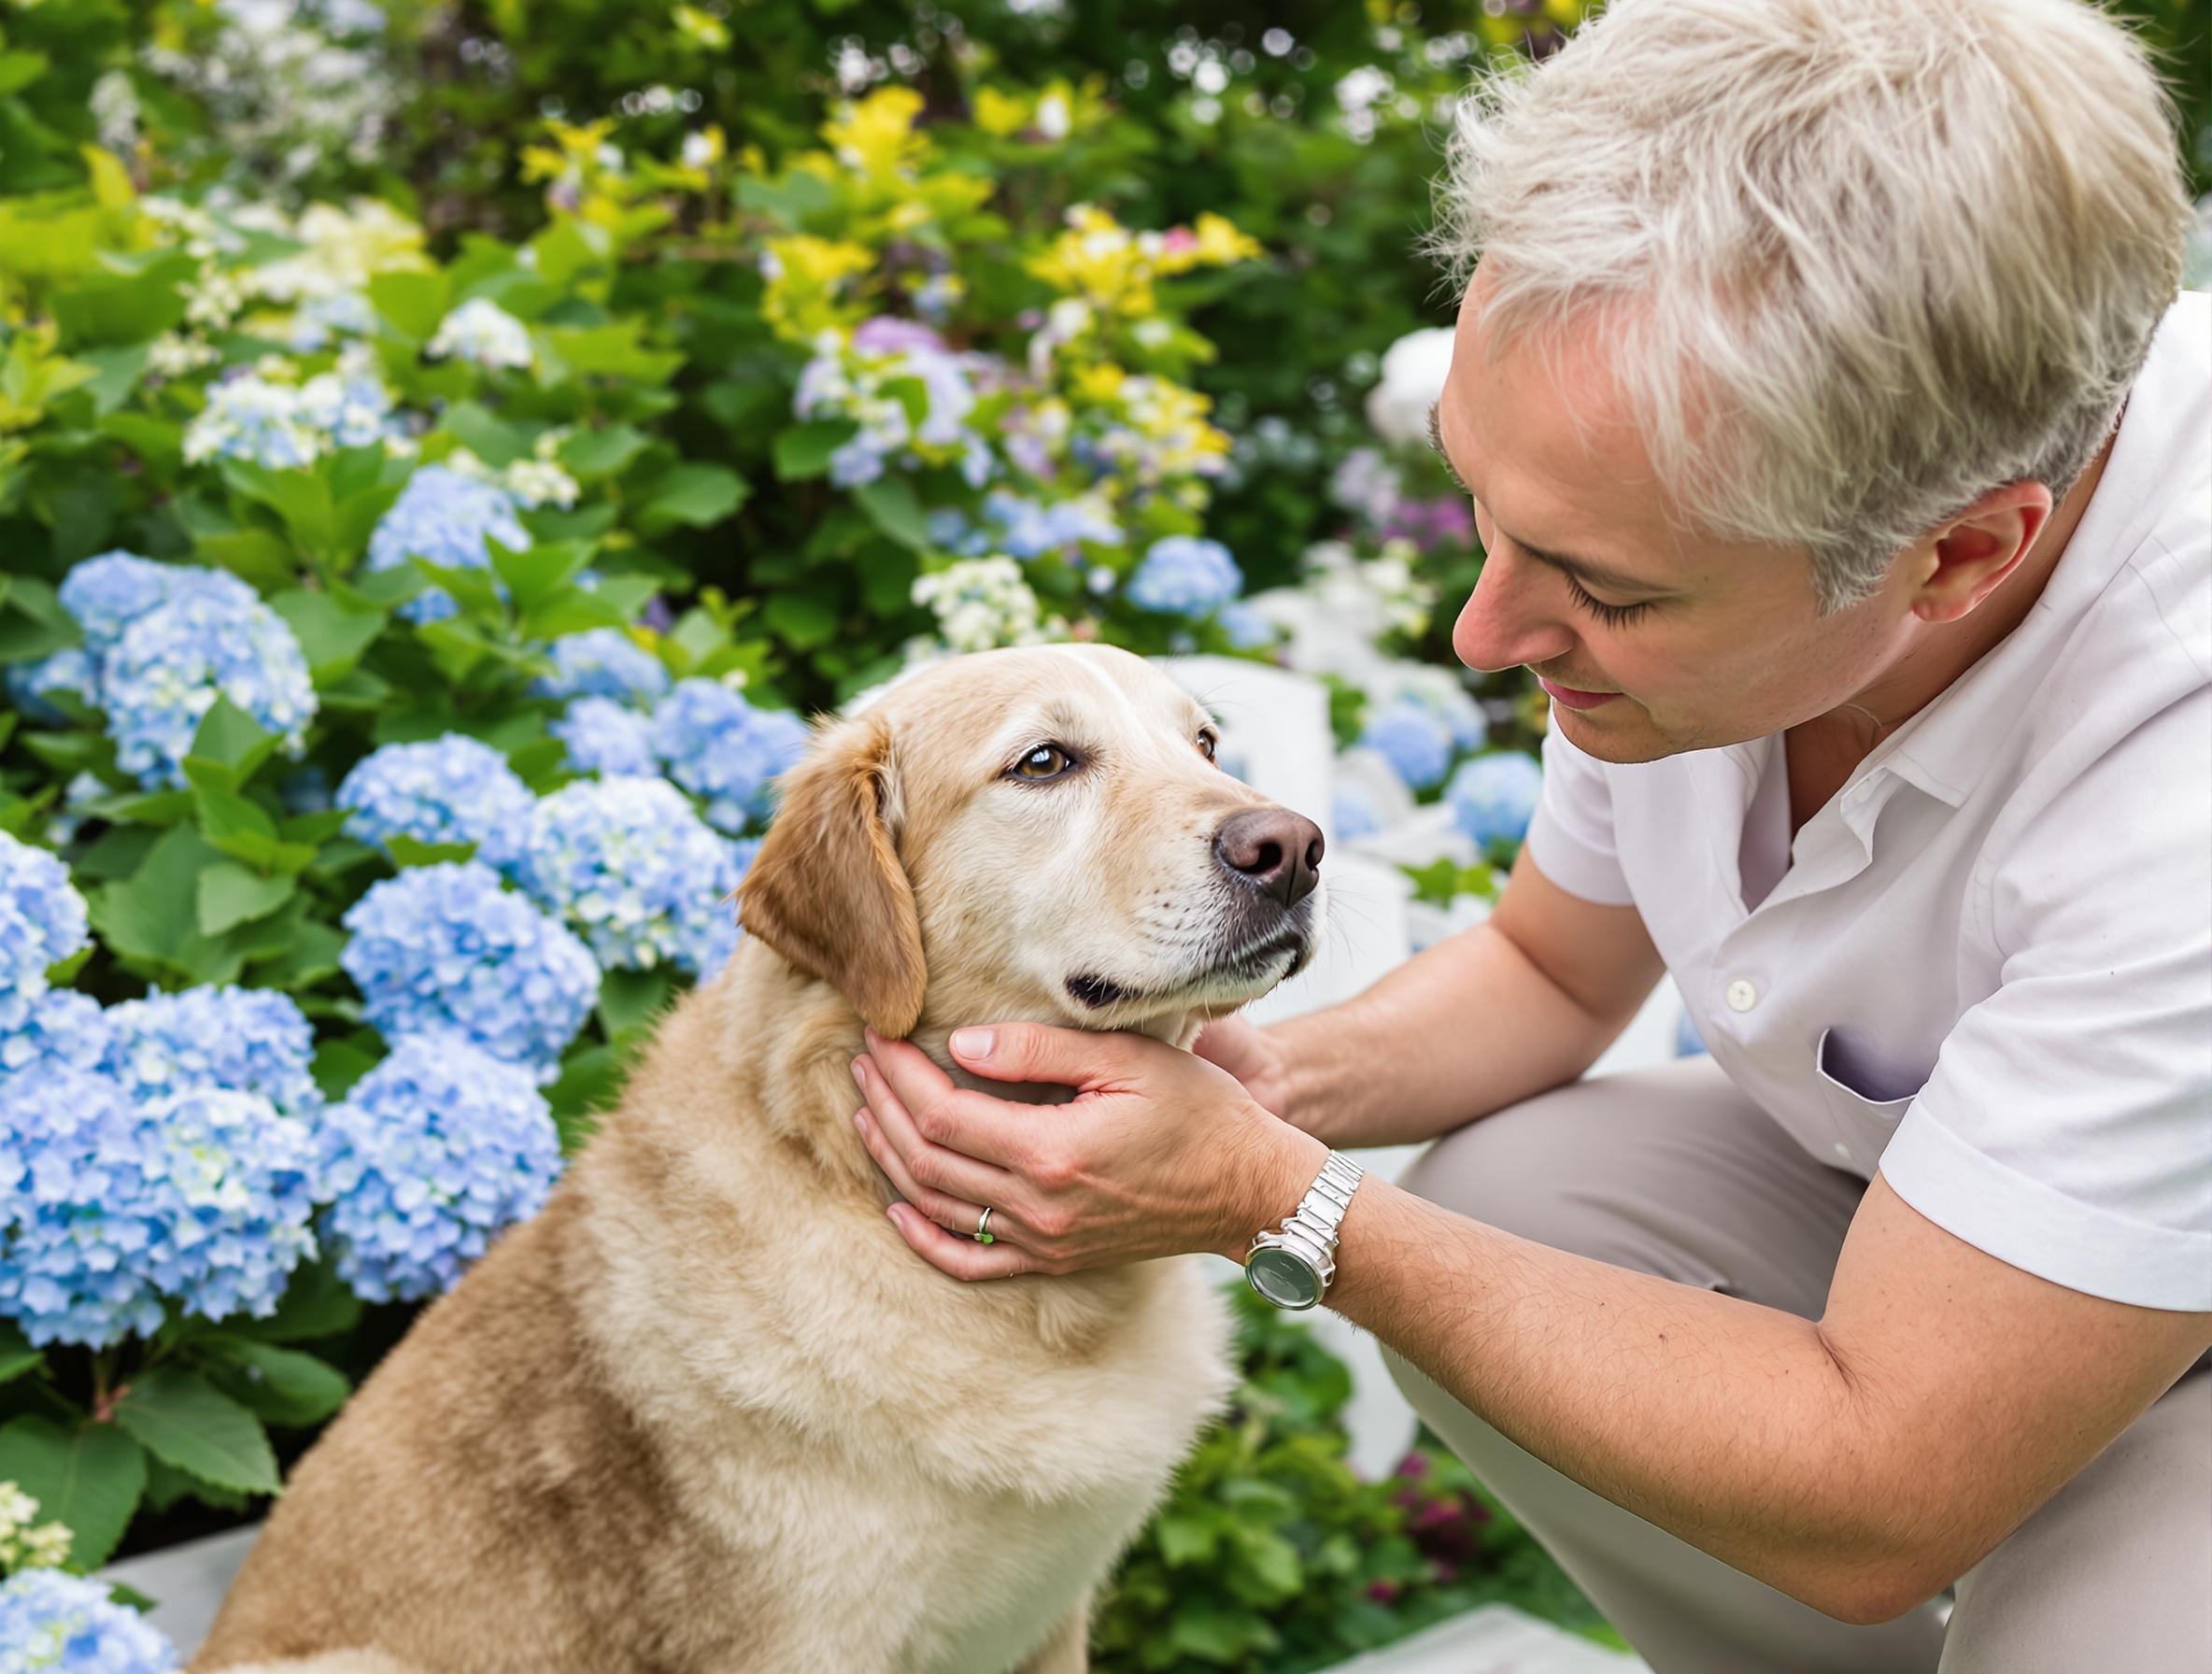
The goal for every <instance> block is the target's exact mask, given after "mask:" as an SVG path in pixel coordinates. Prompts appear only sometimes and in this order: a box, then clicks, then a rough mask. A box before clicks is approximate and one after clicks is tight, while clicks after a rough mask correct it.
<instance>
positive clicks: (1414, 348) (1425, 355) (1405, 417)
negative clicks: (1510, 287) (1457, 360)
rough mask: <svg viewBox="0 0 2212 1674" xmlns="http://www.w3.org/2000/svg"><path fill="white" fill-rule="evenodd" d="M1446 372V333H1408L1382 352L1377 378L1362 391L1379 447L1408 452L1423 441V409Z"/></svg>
mask: <svg viewBox="0 0 2212 1674" xmlns="http://www.w3.org/2000/svg"><path fill="white" fill-rule="evenodd" d="M1451 369H1452V331H1451V328H1450V327H1448V326H1435V327H1432V328H1430V329H1429V330H1426V331H1419V332H1409V333H1407V334H1406V335H1405V336H1403V337H1400V338H1399V339H1398V340H1397V342H1396V343H1393V344H1392V345H1391V346H1390V347H1389V348H1386V349H1385V350H1383V351H1382V381H1381V382H1380V383H1378V384H1377V385H1376V386H1375V387H1374V388H1373V389H1372V390H1368V423H1369V424H1371V425H1373V426H1374V427H1375V433H1376V434H1377V435H1378V436H1380V437H1382V440H1383V441H1385V442H1388V443H1391V444H1393V445H1394V446H1399V447H1414V446H1419V445H1423V444H1425V443H1426V441H1427V440H1428V409H1429V408H1430V407H1431V406H1433V405H1434V404H1436V400H1437V397H1438V396H1439V395H1441V394H1442V393H1443V392H1444V377H1445V375H1446V374H1447V373H1449V372H1450V371H1451Z"/></svg>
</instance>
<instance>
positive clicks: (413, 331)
mask: <svg viewBox="0 0 2212 1674" xmlns="http://www.w3.org/2000/svg"><path fill="white" fill-rule="evenodd" d="M369 305H370V306H371V307H373V308H375V309H376V312H377V313H379V314H381V315H382V316H383V317H384V318H385V319H387V320H389V321H390V322H391V326H392V329H393V330H395V331H396V332H398V333H400V335H401V336H403V337H406V338H410V339H412V340H413V341H415V342H417V343H421V342H424V341H426V340H427V339H428V338H429V337H430V336H431V335H432V333H435V332H436V331H437V329H438V322H439V321H440V320H442V319H445V318H446V276H445V275H444V274H438V273H380V274H376V275H375V276H374V277H371V278H370V280H369Z"/></svg>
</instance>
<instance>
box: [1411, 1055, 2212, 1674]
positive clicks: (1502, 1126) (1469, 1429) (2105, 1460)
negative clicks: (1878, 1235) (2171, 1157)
mask: <svg viewBox="0 0 2212 1674" xmlns="http://www.w3.org/2000/svg"><path fill="white" fill-rule="evenodd" d="M1399 1184H1400V1185H1403V1186H1404V1187H1405V1188H1406V1189H1407V1190H1409V1191H1411V1192H1413V1193H1415V1194H1417V1195H1418V1196H1420V1197H1423V1198H1425V1199H1428V1200H1430V1201H1431V1202H1434V1203H1438V1204H1440V1205H1442V1206H1443V1207H1444V1208H1447V1209H1450V1210H1453V1211H1454V1212H1456V1213H1460V1214H1464V1215H1468V1216H1470V1217H1472V1218H1473V1219H1476V1220H1480V1221H1483V1222H1486V1223H1488V1224H1489V1225H1491V1226H1494V1227H1501V1228H1503V1229H1504V1230H1506V1231H1508V1232H1510V1233H1513V1234H1514V1235H1515V1236H1517V1237H1521V1238H1526V1239H1531V1240H1534V1241H1537V1242H1539V1243H1543V1244H1547V1245H1550V1246H1552V1247H1553V1248H1555V1249H1561V1250H1567V1251H1571V1252H1573V1253H1574V1254H1576V1255H1579V1256H1589V1257H1591V1258H1592V1259H1594V1260H1597V1261H1604V1262H1609V1263H1611V1264H1613V1265H1614V1266H1617V1267H1623V1268H1628V1269H1632V1270H1635V1271H1638V1272H1643V1273H1652V1274H1654V1275H1656V1276H1658V1277H1660V1278H1663V1279H1673V1280H1677V1281H1680V1283H1682V1284H1699V1285H1704V1286H1706V1287H1708V1288H1709V1289H1712V1290H1716V1291H1719V1292H1721V1293H1722V1294H1723V1295H1725V1296H1732V1297H1740V1298H1745V1299H1746V1300H1749V1301H1752V1302H1758V1303H1762V1304H1764V1305H1765V1306H1767V1307H1770V1308H1780V1309H1786V1310H1788V1311H1789V1312H1792V1313H1795V1314H1798V1315H1800V1316H1802V1317H1804V1318H1807V1319H1812V1318H1817V1317H1818V1316H1819V1315H1820V1314H1821V1312H1822V1310H1823V1308H1824V1307H1825V1304H1826V1300H1827V1294H1828V1282H1829V1279H1830V1278H1831V1277H1832V1276H1833V1274H1834V1272H1835V1270H1836V1256H1837V1255H1838V1253H1839V1252H1840V1251H1841V1250H1842V1247H1843V1235H1844V1229H1845V1227H1848V1226H1849V1225H1850V1218H1851V1215H1852V1213H1853V1212H1854V1211H1855V1210H1856V1209H1857V1208H1858V1204H1859V1199H1860V1197H1861V1195H1862V1194H1863V1193H1864V1192H1865V1182H1864V1181H1863V1180H1861V1179H1859V1178H1858V1177H1857V1176H1856V1175H1853V1174H1847V1173H1844V1172H1843V1171H1841V1170H1836V1169H1831V1168H1829V1167H1827V1166H1826V1165H1825V1164H1824V1163H1822V1162H1821V1161H1819V1160H1818V1159H1817V1158H1815V1157H1813V1156H1809V1155H1808V1154H1807V1152H1806V1151H1805V1150H1804V1148H1803V1147H1802V1146H1800V1145H1798V1144H1797V1143H1796V1142H1795V1141H1794V1140H1792V1139H1791V1138H1790V1137H1789V1135H1788V1134H1786V1133H1784V1132H1783V1131H1782V1129H1781V1128H1780V1126H1779V1125H1778V1124H1777V1123H1775V1122H1774V1121H1773V1120H1772V1119H1771V1118H1769V1117H1768V1116H1767V1115H1766V1114H1765V1113H1764V1112H1762V1111H1761V1110H1760V1109H1759V1108H1758V1107H1757V1106H1756V1105H1754V1104H1753V1103H1752V1102H1751V1100H1750V1099H1747V1098H1746V1097H1745V1096H1744V1095H1743V1094H1742V1093H1740V1092H1738V1091H1737V1089H1736V1087H1735V1086H1734V1085H1733V1084H1732V1083H1730V1082H1729V1080H1728V1079H1727V1077H1726V1076H1725V1075H1724V1074H1723V1073H1722V1071H1720V1070H1719V1069H1718V1068H1716V1067H1715V1066H1714V1065H1713V1063H1712V1061H1711V1060H1710V1059H1709V1058H1704V1057H1698V1058H1691V1059H1686V1060H1683V1061H1681V1062H1678V1063H1673V1064H1668V1065H1666V1066H1664V1067H1662V1068H1659V1069H1655V1070H1645V1071H1637V1072H1635V1073H1632V1074H1625V1075H1611V1076H1606V1077H1603V1078H1601V1079H1598V1080H1595V1081H1584V1082H1579V1083H1576V1084H1575V1085H1570V1086H1566V1087H1561V1088H1558V1089H1556V1090H1554V1091H1553V1092H1550V1093H1546V1094H1544V1095H1542V1096H1540V1097H1538V1098H1536V1099H1529V1100H1528V1101H1527V1102H1525V1103H1523V1104H1519V1105H1515V1106H1513V1107H1511V1108H1510V1109H1508V1110H1503V1111H1500V1112H1498V1113H1497V1114H1495V1115H1491V1116H1488V1117H1485V1118H1483V1119H1482V1120H1481V1121H1479V1122H1475V1123H1473V1124H1471V1125H1469V1126H1468V1127H1466V1128H1461V1129H1459V1130H1458V1131H1457V1132H1455V1133H1451V1134H1447V1135H1446V1136H1445V1137H1444V1138H1442V1139H1440V1140H1439V1141H1438V1142H1436V1143H1435V1144H1434V1145H1432V1146H1430V1147H1429V1148H1428V1150H1427V1151H1425V1152H1424V1153H1423V1154H1422V1155H1421V1156H1419V1157H1418V1158H1416V1159H1415V1160H1414V1162H1413V1164H1412V1166H1411V1168H1410V1169H1409V1170H1407V1172H1406V1174H1405V1176H1404V1178H1403V1179H1402V1180H1401V1181H1400V1182H1399ZM1383 1357H1384V1359H1385V1361H1386V1362H1387V1363H1388V1365H1389V1367H1390V1369H1391V1373H1392V1375H1393V1376H1394V1377H1396V1378H1397V1382H1398V1385H1399V1387H1400V1388H1402V1389H1403V1390H1404V1391H1405V1392H1406V1396H1407V1398H1409V1399H1410V1400H1411V1402H1412V1403H1413V1405H1414V1406H1415V1407H1416V1408H1417V1409H1418V1410H1419V1411H1420V1412H1421V1415H1422V1417H1423V1418H1425V1420H1426V1421H1427V1422H1428V1425H1429V1427H1430V1428H1431V1429H1433V1430H1435V1431H1436V1433H1437V1434H1438V1436H1439V1437H1440V1438H1442V1440H1444V1441H1445V1443H1446V1444H1447V1445H1449V1446H1450V1447H1451V1449H1452V1450H1453V1452H1454V1453H1455V1454H1458V1455H1459V1456H1460V1458H1462V1459H1463V1460H1465V1461H1466V1463H1467V1465H1468V1468H1469V1469H1471V1470H1472V1471H1473V1472H1474V1473H1475V1475H1476V1476H1477V1477H1478V1478H1479V1479H1480V1480H1481V1481H1482V1482H1483V1483H1484V1484H1485V1485H1486V1486H1488V1487H1489V1489H1490V1490H1491V1492H1493V1493H1494V1494H1496V1496H1497V1497H1499V1498H1500V1499H1501V1500H1503V1501H1504V1502H1505V1503H1506V1505H1507V1506H1508V1507H1510V1509H1511V1511H1513V1514H1514V1515H1515V1516H1517V1517H1519V1518H1520V1519H1521V1520H1522V1522H1523V1523H1524V1524H1525V1525H1527V1526H1528V1528H1529V1530H1530V1531H1531V1532H1532V1533H1533V1534H1534V1535H1535V1536H1536V1538H1537V1539H1538V1540H1540V1541H1541V1542H1542V1543H1543V1544H1544V1546H1545V1547H1546V1548H1547V1549H1549V1550H1550V1552H1551V1553H1552V1554H1553V1556H1554V1557H1556V1558H1557V1559H1558V1560H1559V1563H1560V1564H1561V1566H1562V1567H1563V1568H1565V1569H1566V1570H1567V1573H1568V1574H1569V1575H1571V1576H1572V1577H1573V1578H1574V1579H1575V1581H1576V1582H1577V1583H1578V1584H1580V1585H1581V1588H1582V1590H1583V1592H1585V1593H1586V1594H1588V1595H1589V1596H1590V1598H1591V1600H1592V1602H1594V1603H1595V1605H1596V1606H1597V1607H1598V1609H1599V1610H1603V1611H1604V1612H1605V1614H1606V1616H1607V1618H1608V1619H1609V1621H1611V1623H1612V1624H1613V1625H1614V1626H1615V1627H1617V1628H1619V1629H1620V1631H1621V1633H1622V1634H1623V1635H1624V1637H1625V1638H1626V1639H1628V1641H1629V1642H1630V1643H1631V1644H1632V1645H1634V1646H1635V1647H1636V1649H1637V1651H1638V1653H1639V1654H1640V1655H1642V1657H1643V1658H1644V1660H1645V1661H1647V1662H1648V1663H1650V1664H1651V1666H1652V1668H1653V1669H1654V1670H1655V1674H1783V1671H1785V1670H1787V1671H1788V1674H1798V1671H1799V1670H1806V1671H1811V1670H1819V1671H1821V1674H2212V1355H2207V1356H2206V1357H2205V1359H2204V1360H2200V1361H2199V1362H2198V1363H2197V1365H2196V1367H2195V1368H2194V1369H2191V1371H2190V1372H2189V1373H2188V1374H2187V1375H2186V1376H2184V1377H2183V1378H2182V1379H2181V1380H2180V1382H2178V1383H2176V1384H2175V1385H2174V1386H2173V1387H2172V1388H2171V1389H2170V1390H2168V1391H2167V1393H2166V1394H2165V1395H2164V1396H2163V1397H2162V1398H2161V1399H2160V1400H2159V1401H2158V1402H2157V1403H2156V1404H2154V1405H2153V1406H2152V1407H2151V1409H2150V1410H2149V1411H2148V1412H2146V1413H2145V1414H2144V1415H2143V1416H2142V1417H2141V1418H2140V1419H2138V1420H2137V1421H2136V1422H2135V1423H2134V1425H2133V1426H2130V1427H2129V1428H2128V1429H2127V1430H2126V1431H2125V1432H2124V1433H2122V1434H2121V1435H2120V1437H2119V1438H2118V1439H2117V1440H2114V1441H2113V1442H2112V1444H2111V1445H2110V1446H2108V1447H2107V1448H2106V1450H2105V1451H2104V1452H2103V1453H2101V1454H2098V1455H2097V1456H2096V1458H2094V1459H2092V1460H2091V1462H2090V1464H2089V1465H2088V1467H2087V1468H2084V1469H2083V1470H2082V1471H2081V1472H2080V1474H2079V1475H2077V1476H2076V1477H2075V1478H2074V1479H2073V1481H2071V1482H2068V1483H2067V1484H2066V1485H2065V1486H2064V1487H2063V1488H2061V1489H2060V1490H2059V1492H2058V1493H2057V1494H2056V1495H2055V1496H2054V1497H2052V1498H2050V1499H2049V1501H2047V1502H2046V1503H2045V1504H2044V1505H2043V1507H2042V1508H2041V1509H2040V1510H2038V1511H2036V1512H2035V1514H2034V1515H2033V1516H2031V1517H2030V1518H2029V1519H2028V1520H2027V1521H2026V1522H2025V1523H2023V1524H2022V1525H2021V1526H2020V1527H2019V1528H2018V1529H2016V1530H2014V1531H2013V1533H2012V1535H2011V1536H2010V1537H2009V1538H2007V1539H2006V1540H2005V1541H2004V1543H2003V1544H2002V1545H2000V1546H1998V1547H1997V1548H1996V1549H1995V1550H1994V1551H1992V1553H1990V1554H1989V1555H1988V1556H1987V1557H1985V1558H1983V1559H1982V1561H1981V1562H1980V1563H1978V1564H1977V1565H1976V1566H1975V1567H1974V1568H1972V1569H1971V1570H1969V1571H1968V1572H1967V1573H1966V1574H1965V1575H1964V1576H1963V1577H1962V1578H1961V1579H1960V1581H1959V1582H1958V1585H1957V1587H1956V1588H1955V1589H1954V1591H1955V1593H1956V1605H1955V1608H1953V1609H1951V1610H1950V1613H1949V1620H1948V1623H1947V1622H1946V1620H1945V1615H1946V1611H1945V1608H1944V1605H1943V1603H1940V1602H1930V1603H1928V1604H1924V1605H1922V1606H1921V1607H1920V1608H1919V1609H1918V1610H1913V1611H1911V1612H1910V1613H1909V1614H1907V1615H1905V1616H1903V1617H1900V1618H1899V1619H1898V1620H1896V1621H1894V1622H1887V1623H1883V1624H1880V1625H1879V1626H1871V1627H1866V1626H1853V1625H1851V1624H1848V1623H1844V1622H1838V1621H1836V1619H1835V1618H1833V1617H1830V1616H1825V1615H1822V1613H1821V1612H1820V1611H1818V1610H1813V1609H1812V1608H1811V1607H1810V1606H1808V1605H1804V1604H1800V1603H1799V1602H1797V1600H1795V1599H1794V1598H1792V1597H1790V1596H1788V1595H1787V1594H1784V1593H1781V1592H1780V1591H1778V1590H1776V1589H1775V1588H1773V1587H1770V1586H1768V1585H1766V1584H1765V1582H1760V1581H1755V1580H1753V1579H1752V1578H1751V1577H1750V1576H1748V1575H1746V1574H1744V1573H1743V1572H1742V1571H1741V1570H1738V1569H1734V1568H1729V1567H1728V1566H1727V1565H1725V1564H1723V1563H1722V1562H1721V1561H1720V1560H1719V1559H1718V1558H1715V1557H1713V1556H1711V1555H1710V1554H1709V1553H1704V1552H1701V1551H1699V1550H1698V1549H1697V1548H1696V1547H1694V1546H1692V1545H1690V1544H1689V1543H1688V1542H1687V1541H1684V1540H1680V1539H1677V1538H1676V1537H1674V1536H1673V1535H1670V1534H1667V1533H1666V1531H1664V1530H1663V1529H1660V1528H1659V1527H1657V1526H1656V1525H1652V1524H1650V1523H1647V1522H1645V1521H1644V1520H1643V1519H1642V1518H1640V1517H1638V1516H1636V1515H1635V1514H1634V1513H1632V1512H1629V1511H1623V1510H1622V1509H1621V1508H1620V1507H1618V1506H1616V1505H1614V1504H1612V1503H1611V1502H1610V1501H1609V1500H1607V1499H1604V1498H1601V1497H1599V1496H1597V1495H1595V1494H1593V1493H1591V1492H1590V1491H1589V1490H1588V1489H1586V1488H1584V1487H1582V1486H1581V1484H1580V1483H1578V1482H1573V1481H1571V1480H1570V1479H1568V1478H1567V1477H1566V1476H1563V1475H1561V1474H1560V1473H1559V1472H1558V1471H1556V1470H1553V1468H1551V1467H1550V1466H1548V1465H1546V1464H1544V1463H1542V1462H1541V1461H1540V1460H1538V1458H1536V1457H1535V1455H1533V1454H1529V1453H1527V1452H1525V1451H1524V1450H1523V1449H1522V1448H1520V1447H1518V1446H1516V1445H1515V1444H1514V1443H1513V1442H1511V1441H1509V1440H1507V1439H1506V1438H1505V1437H1504V1436H1502V1435H1500V1434H1499V1433H1498V1432H1497V1431H1496V1430H1495V1429H1493V1428H1491V1426H1488V1425H1487V1424H1484V1423H1483V1422H1482V1420H1481V1419H1479V1418H1477V1417H1475V1416H1474V1415H1473V1414H1472V1413H1471V1412H1468V1410H1467V1409H1466V1408H1465V1407H1463V1406H1461V1405H1460V1404H1459V1403H1458V1402H1457V1401H1455V1400H1453V1398H1452V1397H1450V1396H1448V1395H1446V1394H1445V1393H1444V1392H1443V1391H1442V1390H1441V1389H1439V1387H1438V1386H1437V1385H1436V1384H1435V1383H1431V1382H1430V1381H1429V1380H1428V1379H1427V1378H1425V1377H1424V1376H1423V1375H1422V1374H1421V1373H1420V1372H1419V1371H1417V1370H1415V1369H1413V1368H1412V1367H1411V1366H1409V1365H1408V1364H1407V1363H1406V1362H1405V1361H1404V1360H1403V1359H1401V1358H1399V1357H1398V1356H1397V1355H1394V1354H1391V1353H1390V1352H1389V1351H1388V1350H1385V1351H1384V1355H1383Z"/></svg>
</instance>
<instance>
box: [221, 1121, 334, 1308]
mask: <svg viewBox="0 0 2212 1674" xmlns="http://www.w3.org/2000/svg"><path fill="white" fill-rule="evenodd" d="M324 1090H325V1091H326V1092H327V1091H328V1090H329V1089H328V1088H327V1087H326V1088H325V1089H324ZM361 1312H362V1309H361V1298H359V1297H357V1296H355V1295H354V1294H353V1292H352V1290H351V1289H350V1288H348V1287H347V1284H346V1282H345V1281H344V1280H343V1279H341V1278H339V1277H338V1274H337V1270H336V1269H335V1268H334V1267H333V1265H332V1264H331V1262H330V1260H329V1259H328V1258H327V1257H325V1258H324V1259H321V1260H318V1261H308V1262H302V1263H301V1264H300V1265H299V1266H298V1267H296V1268H294V1269H293V1270H292V1275H291V1284H289V1285H287V1286H286V1288H285V1292H284V1299H283V1300H282V1301H281V1302H279V1303H277V1304H276V1312H275V1313H272V1314H271V1315H270V1316H269V1317H268V1318H267V1319H248V1320H225V1321H224V1322H223V1328H224V1329H225V1330H227V1331H230V1332H232V1333H233V1334H234V1335H236V1336H239V1337H250V1338H252V1339H254V1340H255V1341H259V1342H312V1341H316V1340H317V1339H319V1338H324V1337H343V1336H344V1335H346V1334H347V1332H349V1331H351V1330H352V1329H353V1327H354V1326H356V1325H358V1324H359V1323H360V1322H361Z"/></svg>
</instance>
